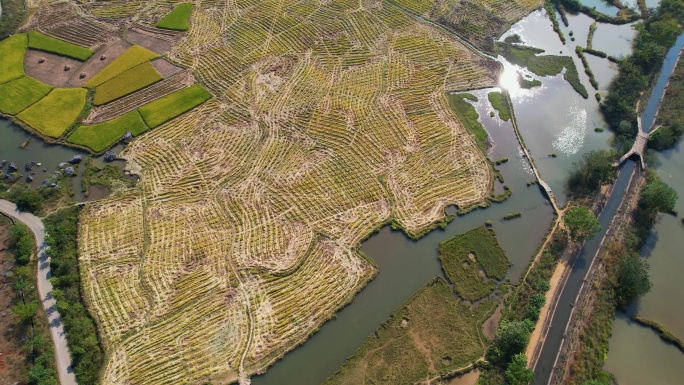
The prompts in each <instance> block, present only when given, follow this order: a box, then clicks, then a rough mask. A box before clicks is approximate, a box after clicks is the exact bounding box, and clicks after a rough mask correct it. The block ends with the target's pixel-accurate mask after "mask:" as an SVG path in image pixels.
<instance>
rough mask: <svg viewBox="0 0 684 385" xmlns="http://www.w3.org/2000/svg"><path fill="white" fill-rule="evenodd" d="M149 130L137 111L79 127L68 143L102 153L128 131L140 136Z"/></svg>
mask: <svg viewBox="0 0 684 385" xmlns="http://www.w3.org/2000/svg"><path fill="white" fill-rule="evenodd" d="M147 130H149V127H147V126H146V125H145V122H143V120H142V118H141V117H140V114H139V113H138V111H137V110H133V111H131V112H129V113H127V114H125V115H121V116H119V117H118V118H116V119H112V120H108V121H106V122H103V123H99V124H94V125H92V126H79V127H78V128H76V130H74V132H72V133H71V135H69V137H68V138H67V142H69V143H73V144H79V145H81V146H86V147H88V148H90V149H91V150H93V151H94V152H102V151H104V150H106V149H107V148H109V147H111V146H112V145H113V144H114V143H116V142H117V141H118V140H119V139H120V138H121V137H122V136H123V135H124V134H125V133H126V131H130V132H131V133H132V134H133V135H135V136H138V135H140V134H142V133H143V132H145V131H147Z"/></svg>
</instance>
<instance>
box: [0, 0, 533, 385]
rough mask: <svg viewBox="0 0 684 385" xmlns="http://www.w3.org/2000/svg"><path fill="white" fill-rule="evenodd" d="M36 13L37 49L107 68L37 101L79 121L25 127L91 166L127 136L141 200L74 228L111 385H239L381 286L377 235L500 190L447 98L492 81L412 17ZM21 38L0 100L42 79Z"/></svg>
mask: <svg viewBox="0 0 684 385" xmlns="http://www.w3.org/2000/svg"><path fill="white" fill-rule="evenodd" d="M30 3H31V5H32V6H34V7H36V8H37V9H36V11H35V12H34V13H33V14H32V16H31V17H30V18H29V20H28V21H27V24H26V25H25V26H24V30H25V31H37V32H35V33H36V34H37V33H40V34H41V36H43V35H44V36H46V37H51V38H54V39H59V40H60V41H62V42H65V43H69V44H73V45H76V46H79V47H82V48H85V49H89V50H93V51H94V52H95V53H94V54H93V55H92V56H90V57H89V58H88V59H87V60H85V61H78V63H79V64H77V66H78V67H77V68H72V69H71V70H70V71H71V76H70V77H67V78H64V79H61V80H59V79H56V80H54V81H60V82H61V83H60V84H59V85H56V84H53V83H50V82H49V81H48V79H47V78H40V77H36V81H41V82H42V83H44V84H43V85H41V86H40V92H38V90H37V91H36V92H34V93H32V95H33V96H30V98H38V97H40V95H41V93H42V92H43V91H45V90H46V88H45V87H54V89H53V90H51V91H49V92H50V93H52V92H55V91H57V90H60V89H69V90H83V92H87V95H86V102H85V106H84V107H83V108H81V109H80V110H79V114H78V116H77V117H75V118H74V119H73V120H72V121H71V122H70V123H69V124H68V125H67V127H65V128H64V129H63V130H62V131H61V132H57V131H58V130H57V129H53V131H50V133H49V134H51V135H49V134H48V133H43V132H42V131H41V128H40V127H33V126H32V124H31V123H30V122H26V123H27V125H28V126H30V127H32V128H33V129H34V130H37V131H38V132H41V133H43V134H44V135H46V136H52V137H53V138H55V139H56V140H58V141H60V142H63V143H67V144H70V145H75V146H79V147H85V148H89V149H90V150H91V151H92V152H94V153H101V152H103V151H104V150H106V149H107V148H109V147H111V146H112V145H113V144H115V143H117V142H118V141H119V139H120V138H121V136H123V135H124V134H125V133H126V132H130V133H131V134H133V135H134V136H137V137H136V138H135V139H134V140H133V141H132V142H131V143H130V144H129V145H128V147H127V148H126V149H125V150H124V151H123V152H122V153H121V154H120V156H121V157H123V158H125V159H126V160H127V168H128V170H129V171H130V172H131V173H134V174H136V175H138V176H139V178H140V179H139V182H138V184H137V185H136V186H134V187H132V188H129V189H127V190H124V191H118V192H117V194H116V195H114V196H110V197H108V198H105V199H103V200H100V201H97V202H93V203H89V204H87V205H86V206H85V207H84V208H83V210H82V211H81V218H80V223H79V226H80V227H79V263H80V271H81V277H82V285H83V292H84V296H85V299H86V302H87V303H88V306H89V309H90V311H91V313H92V314H93V316H94V318H95V319H96V321H97V324H98V328H99V333H100V338H101V343H102V345H103V347H104V349H105V351H106V353H107V360H106V365H105V367H104V368H103V372H102V374H101V376H102V382H103V383H135V384H167V383H168V384H170V383H199V382H203V381H211V382H212V383H231V382H237V381H240V382H245V381H246V379H247V378H248V377H249V376H251V375H253V374H256V373H260V372H263V371H264V370H266V369H267V368H268V367H269V366H270V365H271V364H272V363H273V362H274V361H275V360H277V359H278V358H280V357H282V356H283V355H284V354H285V353H286V352H287V351H289V350H291V349H293V348H294V347H296V346H297V345H299V344H301V343H303V342H304V341H305V340H306V339H307V338H308V337H309V336H310V335H311V334H312V333H314V332H315V331H316V330H317V329H318V328H319V327H320V326H321V325H322V324H323V323H324V322H325V321H326V320H328V319H330V318H331V317H333V316H334V314H335V312H336V311H337V310H339V309H340V308H341V307H342V306H344V305H345V304H346V303H349V302H350V301H351V300H352V299H353V297H354V295H355V294H356V293H357V292H358V291H359V290H360V289H361V288H363V287H364V286H365V285H366V284H367V283H368V282H369V280H370V279H372V277H373V276H374V275H375V274H376V273H377V269H376V268H375V267H374V265H373V263H372V261H369V260H367V259H365V258H364V257H363V256H362V255H361V254H360V253H358V245H359V244H360V242H361V241H362V240H363V239H365V238H366V237H368V236H369V235H370V234H371V233H372V232H373V231H374V230H377V229H378V228H380V227H381V226H383V225H386V224H389V223H392V224H394V225H395V226H397V227H399V228H401V229H403V230H404V231H405V232H406V233H407V234H409V235H411V236H414V237H417V236H420V235H422V234H424V233H425V232H426V231H429V230H431V229H433V228H434V227H435V226H437V225H438V224H439V223H441V222H443V221H445V220H446V214H445V211H444V209H445V207H446V206H448V205H453V204H456V205H458V206H460V207H467V206H472V205H475V204H478V203H481V202H484V201H485V200H486V199H487V197H489V195H490V193H491V187H492V183H493V176H494V173H493V170H492V168H491V165H490V163H489V161H488V160H487V159H486V157H485V154H483V152H482V150H481V149H480V148H478V145H477V144H476V142H475V140H474V138H473V137H471V135H470V134H469V133H468V132H467V131H466V130H465V129H464V127H463V125H462V124H461V123H460V122H459V120H458V118H457V116H456V115H455V114H454V113H453V112H452V110H451V109H450V107H449V102H448V100H447V96H446V95H447V91H463V90H468V89H476V88H484V87H490V86H493V85H494V84H495V81H496V77H497V74H498V67H497V65H496V63H494V62H492V61H490V60H489V59H487V58H486V57H485V56H483V55H481V54H479V53H477V52H474V51H472V50H471V49H469V48H468V47H467V46H465V45H464V44H462V43H461V42H460V41H459V39H457V38H455V37H454V36H453V35H451V33H450V32H449V31H448V29H443V28H440V27H438V26H435V25H432V24H430V23H427V22H425V21H423V20H421V19H420V18H419V17H417V16H416V15H415V14H413V13H411V12H407V10H406V9H405V8H403V7H401V6H397V5H396V4H392V3H390V2H381V1H378V2H371V1H361V2H359V1H332V2H325V1H323V2H319V1H316V0H304V1H293V0H284V1H260V0H238V1H231V2H214V1H199V2H196V3H194V7H188V6H182V7H181V6H179V5H178V4H177V3H176V2H173V1H154V2H145V1H126V2H114V1H97V2H85V3H81V2H79V3H78V5H76V3H74V4H72V3H69V2H66V3H60V4H56V5H47V4H43V2H40V1H35V2H30ZM520 7H521V9H525V8H524V7H523V6H520ZM529 9H531V6H528V10H529ZM426 12H427V11H426ZM488 12H490V13H493V12H495V10H489V11H488ZM517 12H522V10H521V11H517ZM183 17H187V18H188V19H187V20H183ZM483 20H485V19H483ZM186 24H187V27H188V28H187V31H184V30H185V29H186ZM161 27H164V28H161ZM167 28H168V29H167ZM17 36H26V35H25V34H23V35H17ZM41 38H42V37H41ZM24 39H25V40H24V41H25V42H24V43H22V44H20V43H16V42H14V41H13V44H15V45H16V47H17V48H16V51H18V52H22V50H23V52H24V53H22V54H21V55H20V54H19V53H17V54H16V56H17V57H21V59H17V58H14V57H10V58H0V65H2V66H3V68H5V63H4V62H3V61H7V62H8V63H10V64H11V65H13V66H14V67H16V68H14V67H12V68H13V69H12V71H14V72H13V75H12V77H11V78H8V79H5V80H3V79H2V77H3V76H6V75H3V74H0V82H2V83H5V82H9V81H13V80H15V79H18V78H21V77H22V76H32V75H31V74H32V73H35V74H41V73H42V74H44V73H46V72H45V71H43V72H40V71H33V70H32V69H31V68H30V66H38V64H37V63H29V64H30V66H29V67H27V68H26V71H24V67H21V66H22V65H25V63H24V59H23V57H24V55H26V56H27V57H28V54H26V52H27V50H28V51H29V52H30V51H31V50H32V49H31V48H30V45H29V43H28V40H30V39H26V38H24ZM9 40H10V39H8V40H6V41H9ZM6 41H5V42H6ZM3 43H4V42H3ZM3 43H0V44H3ZM55 51H56V50H55ZM40 52H43V51H40ZM66 52H70V53H72V52H76V50H73V51H71V50H65V49H63V48H62V49H59V52H51V54H56V55H67V53H66ZM84 52H85V51H83V52H81V54H83V53H84ZM42 54H43V53H41V55H42ZM44 54H45V58H46V60H53V58H52V56H48V54H50V53H48V52H45V53H44ZM77 55H78V54H69V55H67V56H69V60H76V59H79V58H78V57H75V56H77ZM32 57H33V56H32ZM160 57H161V58H160ZM80 59H83V57H81V58H80ZM54 60H57V59H54ZM60 60H61V59H60ZM159 60H166V61H167V63H166V64H163V65H161V66H160V65H159V64H156V65H155V63H156V62H157V61H159ZM16 63H20V64H16ZM41 64H42V63H41ZM169 66H171V67H169ZM58 69H59V70H62V69H61V68H58ZM143 71H144V72H143ZM57 72H59V71H57ZM62 72H64V71H63V70H62ZM47 73H49V71H48V72H47ZM82 73H83V74H84V75H83V76H81V74H82ZM60 74H61V75H60V76H63V74H62V73H61V72H60ZM36 76H38V75H36ZM41 76H45V75H41ZM117 78H118V79H119V81H112V80H113V79H117ZM121 79H126V80H127V81H120V80H121ZM129 83H131V84H129ZM2 86H3V84H0V87H2ZM36 88H38V87H36ZM50 93H48V94H47V96H44V97H43V98H42V99H41V101H42V100H44V98H47V97H49V95H50ZM36 95H37V96H36ZM27 98H29V97H27ZM34 106H36V108H38V107H39V106H40V101H38V102H35V103H34V104H32V105H31V106H28V107H26V108H27V109H26V110H28V109H30V108H34ZM0 107H1V104H0ZM13 108H14V110H16V109H17V108H18V107H13ZM14 110H12V111H14ZM26 110H24V111H26ZM21 114H22V113H21V112H20V113H18V115H17V116H19V119H21ZM27 120H30V118H27ZM65 120H67V119H66V118H65ZM36 126H38V124H36Z"/></svg>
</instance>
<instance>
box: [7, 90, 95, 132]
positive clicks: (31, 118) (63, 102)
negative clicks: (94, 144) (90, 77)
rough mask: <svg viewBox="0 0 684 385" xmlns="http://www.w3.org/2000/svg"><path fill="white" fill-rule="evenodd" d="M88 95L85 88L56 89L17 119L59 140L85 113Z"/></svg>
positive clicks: (20, 114)
mask: <svg viewBox="0 0 684 385" xmlns="http://www.w3.org/2000/svg"><path fill="white" fill-rule="evenodd" d="M87 93H88V91H87V90H86V89H85V88H55V89H53V90H52V91H51V92H50V93H49V94H48V95H47V96H46V97H44V98H42V99H41V100H39V101H38V102H36V103H35V104H33V105H31V106H30V107H29V108H27V109H25V110H23V111H22V112H21V113H19V115H17V117H18V118H19V119H20V120H21V121H23V122H24V123H26V124H28V125H29V126H31V127H33V128H34V129H36V130H38V132H40V133H41V134H43V135H46V136H49V137H52V138H58V137H59V136H61V135H62V134H63V133H64V131H66V129H67V128H69V126H70V125H71V124H72V123H73V122H74V121H75V120H76V118H78V116H79V115H80V114H81V111H83V108H84V107H85V104H86V94H87Z"/></svg>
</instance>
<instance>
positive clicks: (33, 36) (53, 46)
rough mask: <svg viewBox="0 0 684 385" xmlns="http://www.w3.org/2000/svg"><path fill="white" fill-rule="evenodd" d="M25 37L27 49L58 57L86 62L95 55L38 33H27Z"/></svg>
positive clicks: (90, 50) (84, 49)
mask: <svg viewBox="0 0 684 385" xmlns="http://www.w3.org/2000/svg"><path fill="white" fill-rule="evenodd" d="M27 36H28V46H29V48H33V49H37V50H40V51H45V52H51V53H56V54H58V55H62V56H66V57H70V58H74V59H76V60H80V61H86V60H88V58H89V57H91V56H93V54H94V53H95V51H93V50H92V49H88V48H83V47H79V46H77V45H75V44H71V43H68V42H65V41H62V40H59V39H55V38H54V37H50V36H47V35H43V34H42V33H40V32H38V31H29V32H28V33H27Z"/></svg>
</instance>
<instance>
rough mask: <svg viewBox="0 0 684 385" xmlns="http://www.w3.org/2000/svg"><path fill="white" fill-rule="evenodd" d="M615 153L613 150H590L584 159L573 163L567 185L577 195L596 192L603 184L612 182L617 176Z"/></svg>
mask: <svg viewBox="0 0 684 385" xmlns="http://www.w3.org/2000/svg"><path fill="white" fill-rule="evenodd" d="M614 162H615V153H614V152H612V151H590V152H588V153H586V154H584V156H583V157H582V160H580V161H579V162H575V163H574V164H573V169H572V171H570V175H569V176H568V180H567V181H566V187H567V188H568V190H570V192H571V193H573V194H577V195H591V194H594V193H596V192H597V191H598V190H599V188H600V187H601V185H602V184H606V183H610V182H612V181H613V180H614V179H615V177H616V176H617V169H616V168H615V167H613V163H614Z"/></svg>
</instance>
